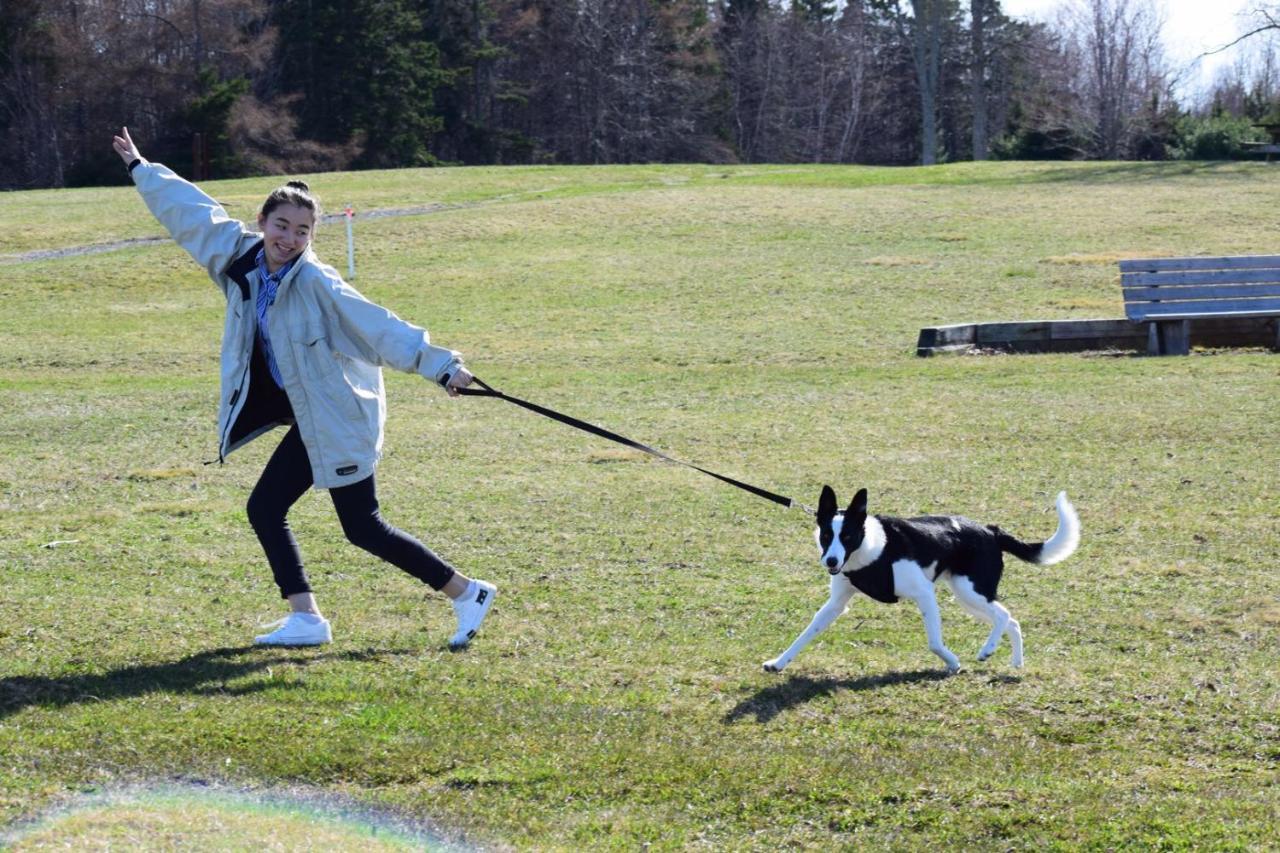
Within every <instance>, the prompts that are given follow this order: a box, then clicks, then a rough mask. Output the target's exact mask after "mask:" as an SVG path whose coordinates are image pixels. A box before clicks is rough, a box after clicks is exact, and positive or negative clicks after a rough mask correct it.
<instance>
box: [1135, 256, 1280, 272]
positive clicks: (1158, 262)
mask: <svg viewBox="0 0 1280 853" xmlns="http://www.w3.org/2000/svg"><path fill="white" fill-rule="evenodd" d="M1119 264H1120V272H1160V271H1161V270H1248V269H1261V268H1266V267H1280V255H1241V256H1238V257H1220V258H1203V257H1201V258H1137V259H1131V260H1125V261H1120V262H1119Z"/></svg>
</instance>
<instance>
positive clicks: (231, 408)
mask: <svg viewBox="0 0 1280 853" xmlns="http://www.w3.org/2000/svg"><path fill="white" fill-rule="evenodd" d="M248 375H249V368H248V367H246V368H245V369H244V374H243V375H241V377H240V387H238V388H236V390H234V391H232V392H231V399H230V400H228V401H227V425H226V426H225V427H223V428H222V438H221V439H220V440H219V441H218V464H219V465H222V464H223V463H225V462H226V459H225V458H224V457H223V454H222V448H223V447H225V446H226V444H227V434H228V433H229V432H231V426H232V424H234V423H235V422H236V419H235V408H236V401H237V400H239V399H240V392H241V391H243V390H244V380H245V379H246V378H247V377H248ZM204 464H206V465H212V464H213V463H212V462H206V463H204Z"/></svg>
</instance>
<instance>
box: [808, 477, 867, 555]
mask: <svg viewBox="0 0 1280 853" xmlns="http://www.w3.org/2000/svg"><path fill="white" fill-rule="evenodd" d="M836 507H837V504H836V493H835V491H833V490H832V488H831V487H830V486H823V487H822V495H821V496H820V497H819V498H818V529H817V532H816V533H815V535H816V536H817V538H818V547H819V548H820V549H821V550H822V557H821V560H822V565H824V566H826V567H827V571H828V572H830V573H831V574H833V575H838V574H840V570H841V569H843V568H844V564H845V563H847V562H848V561H849V556H850V555H851V554H853V553H854V552H855V551H857V550H858V549H859V548H860V547H862V537H863V535H864V529H865V526H866V521H867V490H866V489H858V493H857V494H856V495H854V496H853V501H852V502H851V503H850V504H849V506H848V508H847V509H845V511H844V512H843V513H840V512H838V511H837V509H836Z"/></svg>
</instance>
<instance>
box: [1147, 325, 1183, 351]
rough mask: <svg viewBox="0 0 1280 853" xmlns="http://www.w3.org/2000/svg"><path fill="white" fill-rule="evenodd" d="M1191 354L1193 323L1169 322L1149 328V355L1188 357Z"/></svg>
mask: <svg viewBox="0 0 1280 853" xmlns="http://www.w3.org/2000/svg"><path fill="white" fill-rule="evenodd" d="M1190 352H1191V321H1190V320H1167V321H1163V322H1156V323H1151V324H1150V325H1149V326H1147V353H1148V354H1150V355H1188V354H1190Z"/></svg>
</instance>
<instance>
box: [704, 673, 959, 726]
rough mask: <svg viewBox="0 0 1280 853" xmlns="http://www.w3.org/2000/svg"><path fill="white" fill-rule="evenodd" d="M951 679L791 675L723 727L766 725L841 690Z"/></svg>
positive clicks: (741, 706)
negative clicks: (744, 722)
mask: <svg viewBox="0 0 1280 853" xmlns="http://www.w3.org/2000/svg"><path fill="white" fill-rule="evenodd" d="M952 677H953V676H952V675H950V674H948V673H947V672H946V671H944V670H939V669H918V670H915V671H913V672H886V673H883V674H881V675H864V676H862V677H861V678H834V677H831V676H827V677H825V678H810V677H809V676H807V675H792V676H790V677H789V678H787V680H786V681H783V682H782V683H781V684H774V685H771V686H769V687H764V688H761V689H760V690H757V691H756V692H755V693H753V694H752V695H750V696H748V697H747V698H745V699H743V700H742V701H741V702H739V703H738V704H737V705H735V706H734V708H733V710H731V711H729V713H727V714H725V715H724V722H725V723H736V722H737V721H738V720H741V719H742V718H743V717H748V716H754V717H755V718H756V722H757V723H767V722H769V721H770V720H772V719H773V718H774V717H776V716H778V715H779V714H781V713H782V712H783V711H788V710H790V709H792V708H795V707H798V706H800V705H803V704H805V703H806V702H811V701H813V700H814V699H819V698H821V697H823V696H832V695H835V694H836V693H839V692H841V691H844V690H849V691H854V692H857V691H862V690H880V689H882V688H885V687H893V686H894V685H898V684H918V683H920V682H925V681H945V680H946V679H948V678H952Z"/></svg>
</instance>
